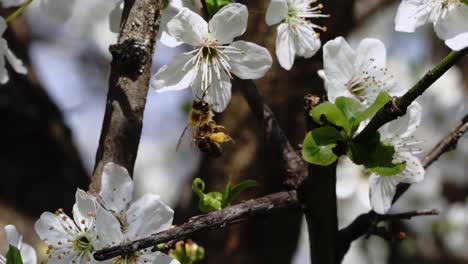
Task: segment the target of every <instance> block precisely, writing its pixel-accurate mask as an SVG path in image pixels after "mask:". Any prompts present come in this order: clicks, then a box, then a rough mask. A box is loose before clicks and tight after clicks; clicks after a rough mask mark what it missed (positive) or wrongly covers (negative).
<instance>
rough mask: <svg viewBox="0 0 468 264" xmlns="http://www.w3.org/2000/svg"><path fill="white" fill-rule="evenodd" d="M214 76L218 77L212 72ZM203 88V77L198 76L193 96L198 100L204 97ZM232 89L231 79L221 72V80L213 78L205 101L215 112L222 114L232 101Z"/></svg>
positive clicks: (193, 86) (193, 88)
mask: <svg viewBox="0 0 468 264" xmlns="http://www.w3.org/2000/svg"><path fill="white" fill-rule="evenodd" d="M212 75H213V76H216V74H215V73H214V72H212ZM201 87H202V85H201V76H200V74H198V75H197V77H196V78H195V81H194V84H193V85H192V91H193V94H194V95H195V97H197V98H201V97H202V95H203V90H202V89H201ZM231 87H232V84H231V79H230V78H229V76H228V75H227V73H225V72H224V71H221V80H218V79H217V78H213V81H212V82H211V86H210V87H209V88H208V91H207V92H206V95H205V100H206V101H207V102H208V103H209V104H210V105H211V106H212V108H213V111H215V112H218V113H221V112H223V111H224V110H225V109H226V107H227V105H228V104H229V101H230V100H231Z"/></svg>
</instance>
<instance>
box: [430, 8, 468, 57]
mask: <svg viewBox="0 0 468 264" xmlns="http://www.w3.org/2000/svg"><path fill="white" fill-rule="evenodd" d="M434 29H435V31H436V33H437V36H438V37H439V38H441V39H443V40H445V41H446V42H445V44H446V45H447V46H449V47H450V48H451V49H453V50H455V51H459V50H462V49H464V48H466V47H468V5H465V4H459V5H458V6H456V7H454V8H452V9H449V10H448V11H447V13H446V14H445V15H444V16H443V17H442V18H441V19H440V20H439V21H437V22H436V23H435V24H434Z"/></svg>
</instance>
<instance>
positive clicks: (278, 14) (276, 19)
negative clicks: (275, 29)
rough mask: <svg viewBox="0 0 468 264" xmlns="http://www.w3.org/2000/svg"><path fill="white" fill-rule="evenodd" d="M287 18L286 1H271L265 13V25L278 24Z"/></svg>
mask: <svg viewBox="0 0 468 264" xmlns="http://www.w3.org/2000/svg"><path fill="white" fill-rule="evenodd" d="M287 16H288V3H287V2H286V0H271V1H270V4H269V5H268V9H267V12H266V16H265V19H266V23H267V25H269V26H271V25H274V24H278V23H280V22H281V21H283V20H284V19H285V18H286V17H287Z"/></svg>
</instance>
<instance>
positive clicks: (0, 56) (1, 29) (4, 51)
mask: <svg viewBox="0 0 468 264" xmlns="http://www.w3.org/2000/svg"><path fill="white" fill-rule="evenodd" d="M6 29H7V24H6V22H5V20H4V19H3V17H0V36H3V33H5V31H6ZM5 58H6V60H7V61H8V63H10V65H11V67H12V68H13V70H14V71H15V72H17V73H20V74H26V73H27V72H28V70H27V69H26V67H24V65H23V62H22V61H21V60H20V59H18V58H17V57H16V56H15V55H14V54H13V52H11V50H10V49H9V48H8V42H7V41H6V39H5V38H3V37H2V38H1V39H0V84H5V83H7V82H8V81H9V80H10V77H9V75H8V70H7V69H6V67H5Z"/></svg>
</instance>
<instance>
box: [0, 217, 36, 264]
mask: <svg viewBox="0 0 468 264" xmlns="http://www.w3.org/2000/svg"><path fill="white" fill-rule="evenodd" d="M5 234H6V238H7V241H8V244H10V245H12V246H14V247H16V248H17V249H19V251H20V254H21V259H22V260H23V263H24V264H36V263H37V256H36V251H35V250H34V248H33V247H32V246H30V245H28V244H26V243H24V242H23V236H22V235H20V234H19V233H18V230H16V227H15V226H14V225H6V226H5ZM0 263H1V264H5V263H6V259H5V257H3V256H2V255H0Z"/></svg>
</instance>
